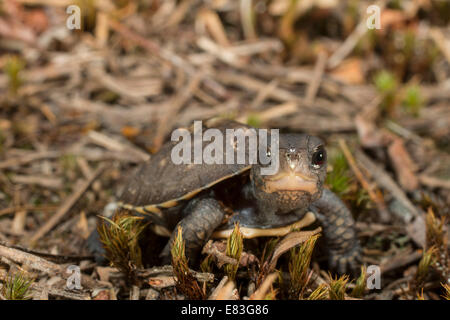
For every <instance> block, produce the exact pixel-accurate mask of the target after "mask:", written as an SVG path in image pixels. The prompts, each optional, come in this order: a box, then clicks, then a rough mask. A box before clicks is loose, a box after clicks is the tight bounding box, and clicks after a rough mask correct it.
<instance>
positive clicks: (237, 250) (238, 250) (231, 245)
mask: <svg viewBox="0 0 450 320" xmlns="http://www.w3.org/2000/svg"><path fill="white" fill-rule="evenodd" d="M243 250H244V236H243V235H242V233H241V230H240V229H239V223H236V224H235V225H234V229H233V232H232V233H231V235H230V237H229V238H228V239H227V249H226V254H227V256H229V257H231V258H233V259H236V261H238V263H237V264H236V265H234V264H230V263H227V264H226V265H225V272H226V273H227V276H228V278H229V279H231V280H233V281H234V279H235V278H236V273H237V270H238V268H239V260H240V259H241V254H242V251H243Z"/></svg>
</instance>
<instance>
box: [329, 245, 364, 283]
mask: <svg viewBox="0 0 450 320" xmlns="http://www.w3.org/2000/svg"><path fill="white" fill-rule="evenodd" d="M328 261H329V266H330V269H332V270H334V271H336V272H337V273H339V274H341V275H342V274H350V275H352V276H357V275H358V274H359V272H360V268H361V265H362V259H361V248H360V246H359V244H357V243H355V245H354V246H352V248H350V249H349V250H346V251H342V250H330V252H329V260H328Z"/></svg>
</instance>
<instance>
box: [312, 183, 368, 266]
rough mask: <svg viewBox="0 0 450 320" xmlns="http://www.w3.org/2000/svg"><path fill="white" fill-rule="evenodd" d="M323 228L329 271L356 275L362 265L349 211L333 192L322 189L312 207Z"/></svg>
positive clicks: (359, 248) (353, 223)
mask: <svg viewBox="0 0 450 320" xmlns="http://www.w3.org/2000/svg"><path fill="white" fill-rule="evenodd" d="M312 207H313V208H316V209H317V210H318V212H316V213H317V217H318V219H319V221H320V222H321V224H322V226H323V234H324V237H325V240H326V245H327V249H328V254H329V256H328V261H329V265H330V268H331V269H334V270H336V271H337V272H338V273H340V274H344V273H348V272H350V273H352V274H357V273H358V271H359V270H358V269H359V267H360V265H361V263H362V259H361V247H360V245H359V240H358V238H357V236H356V230H355V221H354V219H353V217H352V214H351V212H350V210H348V208H347V206H346V205H345V204H344V203H343V202H342V200H341V199H339V198H338V197H337V196H336V195H335V194H334V193H333V192H331V191H330V190H328V189H324V190H323V193H322V196H321V198H320V199H319V200H317V201H315V202H314V203H313V205H312Z"/></svg>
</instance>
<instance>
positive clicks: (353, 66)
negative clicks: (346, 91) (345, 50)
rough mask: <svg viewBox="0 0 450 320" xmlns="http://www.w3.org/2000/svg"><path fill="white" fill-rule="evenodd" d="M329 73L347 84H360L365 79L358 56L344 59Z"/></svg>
mask: <svg viewBox="0 0 450 320" xmlns="http://www.w3.org/2000/svg"><path fill="white" fill-rule="evenodd" d="M330 74H331V75H332V76H333V77H335V78H337V79H339V80H340V81H342V82H344V83H348V84H362V83H364V81H365V75H364V71H363V62H362V60H361V59H360V58H349V59H347V60H344V61H342V62H341V64H339V66H337V67H336V68H335V69H333V70H332V71H331V72H330Z"/></svg>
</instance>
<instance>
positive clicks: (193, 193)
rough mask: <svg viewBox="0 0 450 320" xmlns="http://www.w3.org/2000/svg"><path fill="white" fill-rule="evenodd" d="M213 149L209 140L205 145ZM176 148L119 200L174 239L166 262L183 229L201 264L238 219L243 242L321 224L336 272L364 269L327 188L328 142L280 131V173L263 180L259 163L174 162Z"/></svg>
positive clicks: (143, 171) (346, 214) (348, 220)
mask: <svg viewBox="0 0 450 320" xmlns="http://www.w3.org/2000/svg"><path fill="white" fill-rule="evenodd" d="M212 126H213V127H214V128H216V129H218V130H220V132H222V133H223V136H225V132H226V129H239V128H240V129H243V130H247V129H249V128H250V127H249V126H246V125H244V124H241V123H238V122H235V121H230V120H226V121H219V122H217V121H211V122H209V123H206V125H205V126H204V127H203V128H202V130H203V131H204V130H205V129H208V128H211V127H212ZM225 140H226V139H225ZM226 143H234V140H233V141H231V142H230V141H228V142H227V141H225V142H224V144H226ZM207 144H208V142H203V146H204V147H205V146H206V145H207ZM175 145H176V142H168V143H166V144H165V145H164V146H163V147H162V148H161V149H160V151H159V152H158V153H156V154H154V155H152V157H151V159H150V161H148V162H146V163H145V164H143V165H142V167H141V168H140V169H139V170H138V171H137V173H136V174H134V175H133V176H131V177H130V179H129V181H128V183H127V184H126V187H125V189H124V191H123V194H122V196H121V197H120V199H119V200H120V202H119V206H120V207H121V208H123V209H126V210H130V211H132V212H135V213H138V214H143V215H147V216H148V217H149V219H150V220H151V221H152V222H153V223H152V224H151V226H152V228H153V230H154V231H155V232H156V233H157V234H159V235H163V236H169V237H170V240H169V242H168V243H167V245H166V247H165V248H164V250H163V252H162V253H161V256H162V257H163V258H164V259H165V260H166V261H167V260H168V258H169V259H170V245H171V243H172V241H173V239H174V237H175V235H176V229H177V228H176V227H177V226H181V227H182V230H183V238H184V240H185V243H186V255H187V256H188V257H189V258H190V259H191V260H195V259H196V257H198V256H199V254H200V251H201V248H202V247H203V245H204V244H205V243H206V241H207V240H208V239H211V238H226V237H228V236H229V235H230V233H231V231H232V229H233V227H234V224H235V223H236V222H239V225H240V229H241V232H242V233H243V235H244V238H254V237H262V236H283V235H285V234H287V233H289V232H290V231H291V230H292V229H293V228H296V229H298V228H301V227H304V226H307V225H310V224H312V223H313V222H314V221H315V220H316V219H317V220H318V221H319V222H320V224H321V225H322V227H323V236H324V238H325V240H326V248H327V250H328V254H329V265H330V268H332V269H334V270H336V271H337V272H339V273H346V272H355V271H356V270H357V269H358V268H359V265H360V263H361V260H360V255H361V253H360V246H359V242H358V239H357V237H356V232H355V227H354V225H355V222H354V220H353V217H352V215H351V213H350V211H349V210H348V209H347V207H346V206H345V204H344V203H343V202H342V201H341V200H340V199H339V198H338V197H337V196H336V195H335V194H334V193H332V192H331V191H330V190H328V189H325V188H324V187H323V185H324V180H325V177H326V168H327V156H326V151H325V147H324V143H323V141H322V140H321V139H319V138H317V137H315V136H311V135H307V134H279V148H278V150H279V151H278V152H279V166H278V170H277V172H276V173H275V174H273V175H262V174H261V168H262V167H264V165H263V164H261V163H259V162H258V163H256V164H251V165H250V164H248V161H246V162H245V163H244V164H215V163H213V164H206V163H202V164H183V163H182V164H175V163H174V162H173V161H172V158H171V155H172V150H173V148H174V146H175ZM223 150H226V148H225V145H224V148H223ZM269 150H270V149H269ZM247 156H248V153H247ZM246 160H248V159H246Z"/></svg>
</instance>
